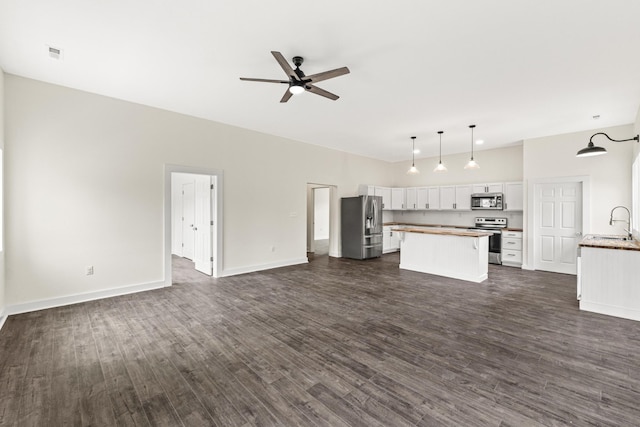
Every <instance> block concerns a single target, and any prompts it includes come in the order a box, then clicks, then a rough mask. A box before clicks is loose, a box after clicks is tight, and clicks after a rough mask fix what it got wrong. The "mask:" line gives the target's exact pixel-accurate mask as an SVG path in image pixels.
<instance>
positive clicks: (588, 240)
mask: <svg viewBox="0 0 640 427" xmlns="http://www.w3.org/2000/svg"><path fill="white" fill-rule="evenodd" d="M623 237H625V236H620V235H610V234H587V235H586V236H584V238H583V239H582V240H581V241H580V243H578V246H580V247H583V248H584V247H586V248H600V249H621V250H627V251H640V242H638V241H637V240H619V239H621V238H623Z"/></svg>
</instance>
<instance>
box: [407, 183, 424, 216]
mask: <svg viewBox="0 0 640 427" xmlns="http://www.w3.org/2000/svg"><path fill="white" fill-rule="evenodd" d="M407 190H408V189H407ZM407 203H409V192H408V191H407ZM416 209H421V210H425V209H429V189H428V188H427V187H418V188H416Z"/></svg>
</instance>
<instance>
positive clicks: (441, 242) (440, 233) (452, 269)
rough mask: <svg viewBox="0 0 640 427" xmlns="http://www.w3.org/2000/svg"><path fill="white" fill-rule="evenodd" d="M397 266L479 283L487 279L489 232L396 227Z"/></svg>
mask: <svg viewBox="0 0 640 427" xmlns="http://www.w3.org/2000/svg"><path fill="white" fill-rule="evenodd" d="M393 231H395V232H398V233H400V241H401V249H400V268H402V269H404V270H412V271H418V272H421V273H428V274H435V275H438V276H444V277H451V278H454V279H460V280H467V281H470V282H476V283H480V282H482V281H484V280H486V279H487V273H488V268H489V267H488V266H489V236H490V233H485V232H482V231H472V230H452V229H448V230H440V229H421V228H420V229H419V228H395V229H393Z"/></svg>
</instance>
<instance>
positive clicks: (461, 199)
mask: <svg viewBox="0 0 640 427" xmlns="http://www.w3.org/2000/svg"><path fill="white" fill-rule="evenodd" d="M455 188H456V205H455V206H456V207H455V208H456V210H466V211H469V210H471V190H472V188H471V186H470V185H456V187H455Z"/></svg>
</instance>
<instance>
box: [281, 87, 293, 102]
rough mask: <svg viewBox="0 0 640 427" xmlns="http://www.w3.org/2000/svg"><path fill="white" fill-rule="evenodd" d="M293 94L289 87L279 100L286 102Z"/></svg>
mask: <svg viewBox="0 0 640 427" xmlns="http://www.w3.org/2000/svg"><path fill="white" fill-rule="evenodd" d="M292 96H293V94H292V93H291V92H289V89H287V91H286V92H285V93H284V95H282V99H281V100H280V102H287V101H288V100H289V98H291V97H292Z"/></svg>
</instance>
